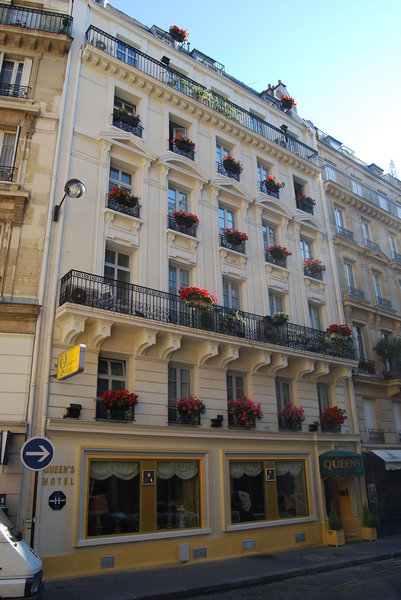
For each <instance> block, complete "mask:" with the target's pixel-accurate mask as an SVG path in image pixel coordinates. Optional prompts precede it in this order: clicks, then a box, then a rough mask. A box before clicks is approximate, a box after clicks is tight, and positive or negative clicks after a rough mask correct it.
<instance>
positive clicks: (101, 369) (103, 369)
mask: <svg viewBox="0 0 401 600" xmlns="http://www.w3.org/2000/svg"><path fill="white" fill-rule="evenodd" d="M97 372H98V373H100V374H102V373H103V374H106V375H107V374H108V362H107V360H102V359H101V358H99V362H98V368H97Z"/></svg>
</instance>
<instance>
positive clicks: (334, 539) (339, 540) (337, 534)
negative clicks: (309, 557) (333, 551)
mask: <svg viewBox="0 0 401 600" xmlns="http://www.w3.org/2000/svg"><path fill="white" fill-rule="evenodd" d="M344 544H345V535H344V529H340V530H337V529H326V545H327V546H344Z"/></svg>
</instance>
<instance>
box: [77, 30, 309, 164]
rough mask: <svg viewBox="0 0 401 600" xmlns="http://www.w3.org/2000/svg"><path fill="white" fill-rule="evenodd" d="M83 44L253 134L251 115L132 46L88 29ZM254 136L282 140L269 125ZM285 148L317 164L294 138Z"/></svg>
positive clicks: (261, 125) (288, 139) (289, 138)
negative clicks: (160, 83)
mask: <svg viewBox="0 0 401 600" xmlns="http://www.w3.org/2000/svg"><path fill="white" fill-rule="evenodd" d="M86 43H87V44H91V45H93V46H96V47H97V48H99V49H100V50H102V51H104V52H107V54H110V55H111V56H115V57H116V58H118V59H120V60H122V61H123V62H125V63H127V64H129V65H131V66H132V67H135V68H136V69H139V70H140V71H142V72H143V73H147V74H148V75H149V76H150V77H154V78H155V79H157V80H158V81H161V82H163V83H165V84H166V85H169V86H171V87H173V88H174V89H175V90H177V91H179V92H181V93H183V94H185V95H186V96H189V97H191V98H193V99H194V100H197V101H198V102H200V103H201V104H203V105H205V106H208V107H209V108H211V109H213V110H215V111H217V112H219V113H221V114H222V115H224V116H225V117H227V118H228V119H231V120H233V121H235V122H236V123H239V124H240V125H243V126H244V127H246V128H247V129H250V130H252V131H254V129H255V126H254V115H252V114H251V113H250V112H248V111H246V110H245V109H243V108H241V107H240V106H238V105H237V104H234V103H233V102H230V101H229V100H227V99H226V98H223V96H220V95H219V94H217V93H216V92H213V91H212V90H210V89H208V88H206V87H205V86H203V85H201V84H200V83H198V82H197V81H194V80H193V79H190V78H189V77H186V76H185V75H183V74H182V73H180V72H178V71H175V70H174V69H172V68H171V67H169V66H167V65H166V64H164V63H162V62H159V61H158V60H156V59H154V58H152V57H151V56H148V55H147V54H144V53H143V52H140V51H139V50H138V49H137V48H135V47H134V46H130V45H129V44H127V43H126V42H123V41H122V40H119V39H118V38H115V37H113V36H112V35H109V34H108V33H106V32H105V31H102V30H101V29H98V28H97V27H93V25H91V26H90V27H89V28H88V30H87V31H86ZM257 133H258V134H259V135H261V136H263V137H265V138H267V139H269V140H270V141H272V142H275V143H278V144H280V143H281V141H282V138H283V132H282V130H281V129H279V128H278V127H275V126H274V125H271V124H270V123H268V122H267V121H263V120H262V119H260V120H259V127H258V131H257ZM285 139H286V147H287V149H288V150H289V151H290V152H293V153H294V154H297V155H298V156H300V157H301V158H303V159H304V160H307V161H309V162H311V163H313V164H314V165H317V164H318V153H317V150H315V149H314V148H311V147H310V146H307V145H306V144H304V143H302V142H300V141H299V140H297V139H296V138H295V137H292V136H291V135H288V134H286V135H285Z"/></svg>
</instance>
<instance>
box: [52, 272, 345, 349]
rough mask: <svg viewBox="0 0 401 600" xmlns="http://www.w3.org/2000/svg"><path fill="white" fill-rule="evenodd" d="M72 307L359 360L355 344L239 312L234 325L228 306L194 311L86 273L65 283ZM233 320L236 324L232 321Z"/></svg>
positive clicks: (63, 293) (156, 293) (162, 295)
mask: <svg viewBox="0 0 401 600" xmlns="http://www.w3.org/2000/svg"><path fill="white" fill-rule="evenodd" d="M66 302H72V303H74V304H81V305H84V306H91V307H94V308H100V309H102V310H107V311H114V312H118V313H123V314H128V315H133V316H136V317H140V318H143V319H153V320H155V321H159V322H163V323H169V324H174V325H181V326H184V327H190V328H195V329H202V330H206V331H213V332H215V333H221V334H224V335H229V336H236V337H242V338H246V339H248V340H251V341H259V342H264V343H269V344H277V345H280V346H286V347H288V348H294V349H296V350H306V351H308V352H317V353H319V354H326V355H330V356H337V357H341V358H346V359H354V343H353V340H352V339H350V338H347V339H346V340H342V339H332V338H330V336H329V335H328V334H327V333H326V332H325V331H321V330H319V329H312V328H311V327H305V326H303V325H296V324H295V323H287V324H286V325H284V326H277V325H275V324H274V323H273V322H272V319H271V318H266V317H264V316H262V315H256V314H253V313H248V312H244V311H235V319H233V318H232V316H231V315H232V310H231V309H228V308H226V307H224V306H212V307H210V308H205V309H199V308H192V307H189V306H187V305H186V304H185V303H184V302H183V301H182V300H180V297H179V296H176V295H174V294H169V293H167V292H163V291H160V290H153V289H151V288H147V287H143V286H139V285H135V284H132V283H125V282H123V281H116V280H113V279H108V278H107V277H100V276H99V275H92V274H91V273H84V272H81V271H75V270H72V271H69V272H68V273H67V274H66V275H64V277H63V278H62V279H61V287H60V306H61V305H62V304H65V303H66ZM237 313H238V314H237ZM228 316H231V318H230V319H228V318H227V317H228Z"/></svg>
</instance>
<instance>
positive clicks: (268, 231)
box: [262, 223, 277, 248]
mask: <svg viewBox="0 0 401 600" xmlns="http://www.w3.org/2000/svg"><path fill="white" fill-rule="evenodd" d="M262 232H263V244H264V247H265V248H268V247H269V246H275V245H276V244H277V235H276V230H275V228H274V227H272V226H271V225H268V224H266V223H262Z"/></svg>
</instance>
